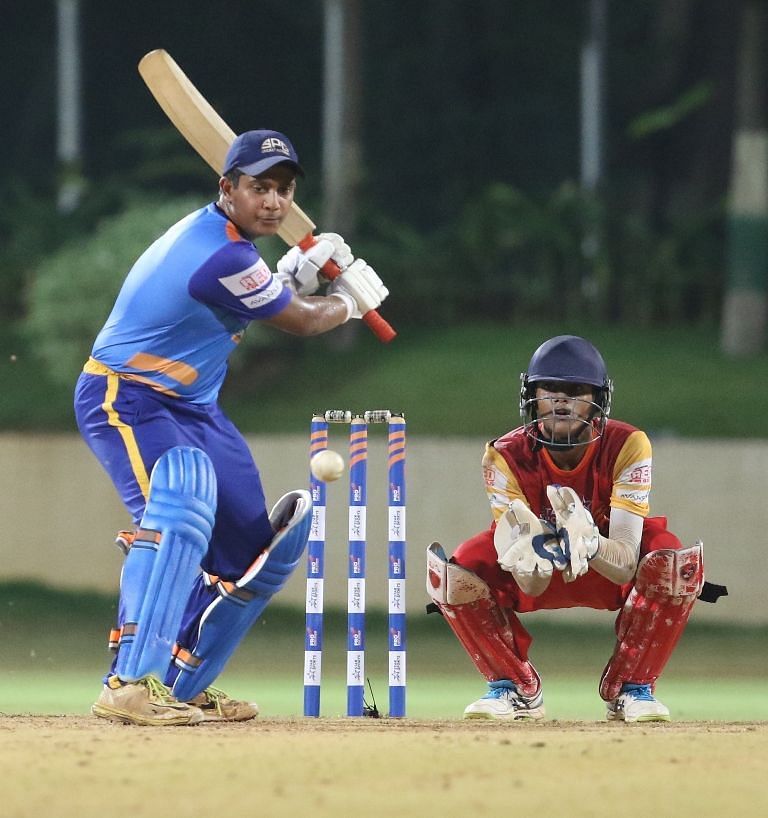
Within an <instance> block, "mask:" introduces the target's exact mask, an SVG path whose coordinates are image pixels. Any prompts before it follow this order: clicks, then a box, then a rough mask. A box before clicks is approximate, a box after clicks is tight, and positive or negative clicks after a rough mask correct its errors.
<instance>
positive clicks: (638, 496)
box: [616, 488, 651, 506]
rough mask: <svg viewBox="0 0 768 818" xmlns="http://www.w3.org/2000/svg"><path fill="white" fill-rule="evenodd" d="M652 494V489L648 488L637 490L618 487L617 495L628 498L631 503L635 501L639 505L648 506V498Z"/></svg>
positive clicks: (624, 498) (623, 498)
mask: <svg viewBox="0 0 768 818" xmlns="http://www.w3.org/2000/svg"><path fill="white" fill-rule="evenodd" d="M650 495H651V491H650V489H646V490H645V491H637V490H636V489H633V490H631V491H630V490H628V489H622V488H617V489H616V496H617V497H619V498H621V499H622V500H627V501H628V502H630V503H634V504H635V505H638V506H646V505H648V498H649V497H650Z"/></svg>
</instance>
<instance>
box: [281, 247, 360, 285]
mask: <svg viewBox="0 0 768 818" xmlns="http://www.w3.org/2000/svg"><path fill="white" fill-rule="evenodd" d="M315 239H316V242H315V244H313V245H312V246H311V247H310V248H309V249H308V250H307V251H302V250H300V249H299V248H298V247H291V249H290V250H289V251H288V252H287V253H286V254H285V255H284V256H283V257H282V258H281V259H280V260H279V261H278V262H277V277H278V278H279V279H280V280H281V281H282V282H283V284H287V285H288V286H290V287H291V288H292V289H293V290H295V291H296V292H297V293H298V294H299V295H302V296H304V295H312V294H313V293H316V292H317V291H318V289H319V288H320V286H321V284H323V283H324V282H323V281H321V280H320V270H321V269H322V267H323V265H324V264H325V263H326V262H327V261H328V260H329V259H330V260H331V261H334V262H336V264H337V265H338V266H339V268H340V269H341V270H345V269H346V268H347V267H349V265H350V264H352V262H353V261H354V260H355V258H354V256H353V255H352V251H351V250H350V247H349V245H348V244H347V243H346V242H345V241H344V239H343V238H342V237H341V236H340V235H339V234H338V233H318V234H317V236H315Z"/></svg>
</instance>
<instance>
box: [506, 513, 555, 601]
mask: <svg viewBox="0 0 768 818" xmlns="http://www.w3.org/2000/svg"><path fill="white" fill-rule="evenodd" d="M493 544H494V545H495V546H496V553H497V554H498V563H499V565H500V566H501V567H502V568H503V569H504V570H505V571H509V572H510V574H512V576H514V578H515V581H516V582H517V584H518V585H519V586H520V588H521V589H522V590H523V592H524V593H526V594H528V595H529V596H538V595H539V594H541V593H543V592H544V591H545V590H546V588H547V586H548V585H549V581H550V580H551V579H552V570H553V567H554V562H555V559H557V560H558V562H559V563H562V555H561V554H559V550H560V549H559V546H558V542H557V534H556V533H555V529H554V528H553V527H552V526H551V525H550V524H549V523H547V522H545V521H544V520H541V519H539V518H538V517H537V516H536V515H535V514H534V513H533V512H532V511H531V509H530V508H528V506H527V505H526V504H525V503H524V502H523V501H522V500H513V501H512V502H511V503H510V504H509V508H508V509H507V510H506V511H505V512H504V514H502V516H501V517H499V520H498V522H497V523H496V530H495V531H494V533H493Z"/></svg>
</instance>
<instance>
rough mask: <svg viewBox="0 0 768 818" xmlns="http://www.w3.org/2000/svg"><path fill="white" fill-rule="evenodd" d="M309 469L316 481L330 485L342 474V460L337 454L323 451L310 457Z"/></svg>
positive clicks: (327, 450)
mask: <svg viewBox="0 0 768 818" xmlns="http://www.w3.org/2000/svg"><path fill="white" fill-rule="evenodd" d="M309 469H310V471H311V472H312V474H313V475H314V476H315V477H316V478H317V479H318V480H322V481H323V482H324V483H330V482H332V481H333V480H338V479H339V477H341V475H342V474H344V458H343V457H342V456H341V455H340V454H339V453H338V452H334V451H332V450H331V449H323V451H322V452H318V453H317V454H315V455H313V456H312V459H311V460H310V461H309Z"/></svg>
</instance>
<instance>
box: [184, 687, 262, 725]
mask: <svg viewBox="0 0 768 818" xmlns="http://www.w3.org/2000/svg"><path fill="white" fill-rule="evenodd" d="M187 704H191V705H193V706H194V707H197V708H198V709H199V710H200V711H202V714H203V721H248V720H249V719H254V718H256V716H258V715H259V706H258V705H257V704H256V702H243V701H238V700H237V699H233V698H231V697H230V696H227V694H226V693H225V692H224V691H223V690H219V689H218V687H206V689H205V690H203V692H202V693H198V694H197V696H195V698H194V699H192V701H190V702H187Z"/></svg>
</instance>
